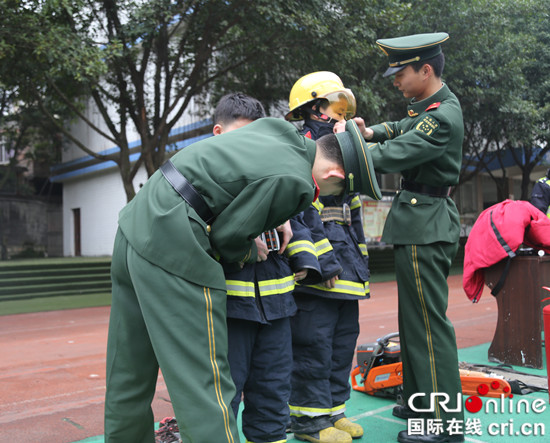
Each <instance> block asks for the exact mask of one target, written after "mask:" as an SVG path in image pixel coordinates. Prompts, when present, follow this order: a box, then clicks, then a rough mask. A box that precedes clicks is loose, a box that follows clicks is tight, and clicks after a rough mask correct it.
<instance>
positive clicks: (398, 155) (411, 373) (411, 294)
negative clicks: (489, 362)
mask: <svg viewBox="0 0 550 443" xmlns="http://www.w3.org/2000/svg"><path fill="white" fill-rule="evenodd" d="M448 38H449V36H448V35H447V34H446V33H443V32H441V33H434V34H417V35H411V36H406V37H398V38H391V39H382V40H378V41H377V44H378V45H379V46H380V48H381V49H382V51H384V52H385V53H386V54H387V55H388V56H389V62H390V63H389V64H390V67H389V68H388V70H387V71H386V73H385V76H388V75H395V78H394V81H393V84H394V86H395V87H396V88H398V89H399V90H400V91H401V92H402V93H403V96H404V97H405V98H407V99H410V103H409V106H408V108H407V117H405V118H404V119H403V120H401V121H398V122H385V123H382V124H379V125H375V126H371V127H365V123H364V122H363V121H362V120H361V119H356V123H357V124H358V127H359V128H360V130H361V131H362V134H363V136H364V138H365V139H366V140H368V141H372V142H373V143H371V144H368V150H369V152H370V153H371V155H372V159H373V162H374V166H375V168H376V171H377V172H381V173H392V172H401V175H402V177H403V178H402V182H401V190H400V192H399V193H398V194H397V195H396V196H395V198H394V200H393V204H392V207H391V210H390V212H389V214H388V218H387V220H386V224H385V226H384V232H383V236H382V240H383V241H385V242H387V243H392V244H393V245H394V253H395V272H396V277H397V286H398V298H399V314H398V315H399V334H400V340H401V357H402V360H403V388H404V397H405V400H406V403H405V405H403V406H397V407H396V408H394V415H396V416H398V417H401V418H420V419H425V420H424V421H425V423H424V425H425V428H424V429H425V430H424V431H423V432H422V433H415V432H413V431H412V430H407V431H402V432H400V433H399V436H398V441H400V442H455V441H464V436H463V420H464V415H463V412H462V406H463V405H462V404H459V405H457V394H458V393H460V392H461V384H460V375H459V370H458V357H457V346H456V338H455V333H454V328H453V326H452V324H451V322H450V321H449V319H448V318H447V316H446V310H447V301H448V292H449V290H448V285H447V277H448V275H449V269H450V266H451V263H452V261H453V258H454V257H455V255H456V252H457V249H458V240H459V235H460V221H459V215H458V211H457V209H456V206H455V204H454V202H453V200H452V199H451V198H450V197H449V192H450V188H451V186H454V185H456V184H457V183H458V178H459V173H460V167H461V162H462V141H463V138H464V127H463V123H462V111H461V109H460V103H459V102H458V99H457V98H456V96H455V95H454V94H453V93H452V92H451V91H450V90H449V88H448V87H447V85H445V84H444V83H443V82H442V80H441V74H442V72H443V66H444V60H445V59H444V56H443V53H442V50H441V43H443V42H444V41H445V40H447V39H448ZM341 129H342V127H340V126H339V127H337V128H336V130H341ZM431 393H440V394H443V395H445V394H446V395H447V396H448V397H449V398H450V400H449V402H448V403H447V404H446V405H445V404H443V403H444V402H441V404H439V403H438V404H436V405H435V408H434V411H433V412H430V413H425V414H423V415H422V416H420V414H418V411H415V410H414V409H424V410H428V409H430V400H431V399H430V394H431ZM414 394H419V395H414ZM411 400H414V401H411ZM428 421H430V423H431V424H433V425H435V426H434V427H433V428H432V429H435V431H434V432H432V433H430V432H428V431H426V429H428V428H429V427H428V425H429V424H430V423H427V422H428ZM438 426H440V427H438ZM438 430H439V431H441V432H438ZM409 431H410V432H409Z"/></svg>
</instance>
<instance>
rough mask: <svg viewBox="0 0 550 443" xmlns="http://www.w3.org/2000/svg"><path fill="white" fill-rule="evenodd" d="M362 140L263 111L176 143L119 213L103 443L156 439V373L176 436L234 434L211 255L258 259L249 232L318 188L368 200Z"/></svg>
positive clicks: (278, 218)
mask: <svg viewBox="0 0 550 443" xmlns="http://www.w3.org/2000/svg"><path fill="white" fill-rule="evenodd" d="M355 129H356V126H355ZM364 145H365V143H364V141H363V140H362V137H360V134H359V132H358V131H354V132H344V133H342V134H337V135H334V134H331V135H327V136H326V137H323V138H321V139H319V140H318V141H317V142H313V141H311V140H309V139H307V138H305V137H303V136H302V135H300V134H299V133H298V131H297V130H296V128H295V127H294V126H293V125H292V124H291V123H288V122H285V121H283V120H280V119H273V118H262V119H259V120H256V121H255V122H253V123H250V124H249V125H247V126H244V127H242V128H240V129H236V130H234V131H231V132H228V133H225V134H222V135H219V136H217V137H211V138H208V139H206V140H202V141H200V142H197V143H195V144H193V145H191V146H188V147H187V148H185V149H183V150H181V151H180V152H178V153H177V154H176V155H174V156H173V157H172V158H171V160H170V161H168V162H166V163H165V164H164V165H163V166H162V167H161V168H160V170H159V171H157V172H155V174H153V175H152V176H151V178H150V179H149V180H148V181H147V183H146V184H145V185H144V186H143V188H141V190H140V191H139V192H138V193H137V195H136V197H135V198H134V199H133V200H132V201H131V202H130V203H128V205H126V206H125V207H124V208H123V209H122V211H121V212H120V215H119V229H118V232H117V236H116V239H115V245H114V250H113V258H112V269H111V276H112V283H113V290H112V293H113V298H112V305H111V318H110V323H109V335H108V345H107V377H106V387H107V392H106V398H105V441H106V442H107V443H113V442H124V443H126V442H133V443H134V442H135V443H140V442H153V441H154V427H153V413H152V410H151V400H152V398H153V395H154V392H155V387H156V382H157V376H158V371H159V368H160V370H161V371H162V374H163V377H164V380H165V382H166V386H167V389H168V392H169V394H170V398H171V400H172V405H173V408H174V412H175V415H176V418H177V422H178V425H179V431H180V436H181V439H182V441H184V442H237V441H239V436H238V431H237V427H236V420H235V416H234V414H233V413H232V411H231V409H230V403H231V400H232V399H233V397H234V395H235V387H234V384H233V382H232V380H231V375H230V371H229V365H228V361H227V328H226V292H225V291H226V284H225V278H224V273H223V269H222V267H221V265H220V263H219V262H218V261H217V259H216V258H217V257H221V258H223V259H224V260H226V261H228V262H237V263H239V262H240V263H253V262H255V261H256V260H257V257H258V256H260V257H264V258H265V255H258V251H257V247H256V243H255V238H256V237H258V236H259V235H260V234H261V233H262V232H264V231H267V230H270V229H274V228H276V227H277V226H280V225H281V224H283V223H284V222H285V221H287V220H288V219H289V218H290V217H292V216H294V215H296V214H298V213H299V212H301V211H302V210H304V209H305V208H307V207H308V206H309V205H310V204H311V202H312V201H313V200H314V199H315V198H316V196H317V194H319V195H339V194H341V193H342V192H362V193H365V194H367V195H373V189H374V188H373V186H374V185H375V183H376V181H375V180H376V178H375V176H374V170H373V169H372V165H371V164H370V155H369V153H368V152H367V151H366V150H365V146H364ZM350 177H351V178H352V179H351V180H350ZM350 181H351V182H352V183H351V186H350ZM376 186H377V185H376Z"/></svg>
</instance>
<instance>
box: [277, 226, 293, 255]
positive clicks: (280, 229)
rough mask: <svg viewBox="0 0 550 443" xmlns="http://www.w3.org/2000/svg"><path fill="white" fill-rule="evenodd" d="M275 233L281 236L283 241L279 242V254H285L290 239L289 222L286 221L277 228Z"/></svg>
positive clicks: (290, 229)
mask: <svg viewBox="0 0 550 443" xmlns="http://www.w3.org/2000/svg"><path fill="white" fill-rule="evenodd" d="M277 232H280V233H281V234H283V240H282V241H281V247H280V248H279V254H282V253H283V252H285V249H286V247H287V246H288V243H289V242H290V239H291V238H292V235H293V234H292V228H291V227H290V220H287V221H286V222H285V223H284V224H282V225H281V226H279V227H278V228H277Z"/></svg>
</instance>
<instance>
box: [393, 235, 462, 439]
mask: <svg viewBox="0 0 550 443" xmlns="http://www.w3.org/2000/svg"><path fill="white" fill-rule="evenodd" d="M457 250H458V244H456V243H443V242H439V243H433V244H428V245H395V247H394V253H395V270H396V277H397V287H398V298H399V335H400V341H401V358H402V360H403V392H404V398H405V401H406V402H407V401H408V399H409V398H410V397H411V396H413V395H414V394H417V393H423V394H425V395H420V396H415V399H414V401H413V404H414V406H415V407H418V408H422V409H424V410H427V409H433V412H431V413H423V414H422V416H423V417H424V418H428V419H429V418H431V419H441V420H442V424H443V428H444V429H443V430H446V429H447V426H448V425H449V424H451V423H450V422H449V421H450V420H451V421H453V422H454V423H456V420H463V419H464V413H463V405H462V404H460V405H458V406H457V393H461V392H462V387H461V383H460V373H459V369H458V355H457V345H456V337H455V332H454V328H453V325H452V324H451V322H450V320H449V319H448V318H447V315H446V312H447V304H448V298H449V287H448V284H447V277H448V276H449V270H450V267H451V263H452V260H453V259H454V257H455V255H456V252H457ZM431 393H446V394H447V395H448V396H449V397H450V400H449V402H448V404H447V405H446V407H447V408H448V409H452V410H456V409H457V408H458V409H460V411H457V412H446V411H445V409H444V407H443V406H441V405H440V404H439V402H434V403H435V406H434V407H433V408H432V407H431V401H430V394H431ZM438 399H439V400H443V399H444V397H438ZM453 419H454V420H453ZM459 426H462V423H460V424H459ZM455 431H456V429H455Z"/></svg>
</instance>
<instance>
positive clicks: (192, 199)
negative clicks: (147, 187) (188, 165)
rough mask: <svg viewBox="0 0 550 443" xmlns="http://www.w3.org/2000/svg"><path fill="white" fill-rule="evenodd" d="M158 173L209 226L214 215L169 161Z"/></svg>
mask: <svg viewBox="0 0 550 443" xmlns="http://www.w3.org/2000/svg"><path fill="white" fill-rule="evenodd" d="M160 172H162V175H164V178H166V180H168V183H170V184H171V185H172V187H173V188H174V189H175V190H176V191H177V193H178V194H179V195H181V198H183V199H184V200H185V201H186V202H187V203H188V204H189V206H191V207H192V208H193V209H194V210H195V211H196V212H197V214H199V216H200V218H202V219H203V220H204V221H205V222H206V224H208V225H209V224H211V223H212V222H213V221H214V218H215V217H214V214H212V211H211V210H210V208H209V207H208V205H207V204H206V202H205V201H204V199H203V198H202V195H200V194H199V193H198V192H197V190H196V189H195V188H194V186H193V185H192V184H191V183H189V181H188V180H187V179H186V178H185V177H184V176H183V174H182V173H181V172H180V171H178V170H177V169H176V167H175V166H174V164H173V163H172V162H171V161H170V160H168V161H167V162H166V163H164V164H163V165H162V166H161V167H160Z"/></svg>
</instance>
